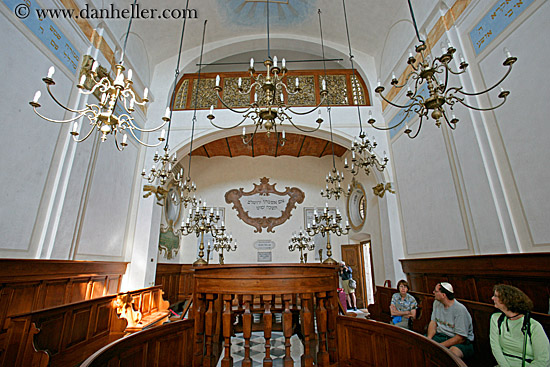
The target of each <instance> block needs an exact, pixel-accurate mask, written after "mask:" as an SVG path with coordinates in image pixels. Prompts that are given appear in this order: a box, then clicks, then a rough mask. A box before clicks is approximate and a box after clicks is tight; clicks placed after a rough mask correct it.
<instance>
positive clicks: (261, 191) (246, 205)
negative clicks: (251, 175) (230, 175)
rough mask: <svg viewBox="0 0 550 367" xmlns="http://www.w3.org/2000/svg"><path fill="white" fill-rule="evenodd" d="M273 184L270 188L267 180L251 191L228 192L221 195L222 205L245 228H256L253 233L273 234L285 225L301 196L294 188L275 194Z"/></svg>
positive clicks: (264, 179)
mask: <svg viewBox="0 0 550 367" xmlns="http://www.w3.org/2000/svg"><path fill="white" fill-rule="evenodd" d="M275 185H276V184H270V183H269V178H267V177H264V178H262V179H260V184H259V185H258V184H254V189H253V190H252V191H248V192H245V191H244V189H243V188H240V189H232V190H229V191H228V192H226V193H225V202H226V203H227V204H233V209H235V210H236V211H237V213H238V214H237V216H238V217H239V218H240V219H241V220H242V221H243V222H245V223H246V224H249V225H251V226H252V227H254V228H256V230H255V231H254V232H262V228H267V231H268V232H272V233H274V232H275V231H274V230H273V228H274V227H276V226H279V225H281V224H283V223H284V222H286V221H287V220H288V218H290V216H291V215H292V214H291V212H292V209H294V208H296V203H298V204H301V203H302V202H303V201H304V198H305V196H306V195H305V194H304V192H303V191H302V190H300V189H299V188H297V187H286V188H285V191H277V190H276V189H275Z"/></svg>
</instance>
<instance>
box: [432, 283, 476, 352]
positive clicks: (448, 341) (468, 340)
mask: <svg viewBox="0 0 550 367" xmlns="http://www.w3.org/2000/svg"><path fill="white" fill-rule="evenodd" d="M434 295H435V301H434V304H433V311H432V319H431V321H430V324H429V325H428V334H427V337H428V338H430V339H433V340H434V341H436V342H438V343H440V344H441V345H442V346H444V347H447V348H449V350H450V351H451V352H452V353H453V354H454V355H456V356H457V357H460V358H464V357H470V356H471V355H473V353H474V346H473V344H472V342H473V341H474V330H473V326H472V317H471V316H470V313H468V310H467V309H466V307H464V305H463V304H461V303H460V302H458V301H457V300H456V299H455V297H454V290H453V286H452V285H451V284H450V283H447V282H442V283H438V284H437V285H436V286H435V290H434Z"/></svg>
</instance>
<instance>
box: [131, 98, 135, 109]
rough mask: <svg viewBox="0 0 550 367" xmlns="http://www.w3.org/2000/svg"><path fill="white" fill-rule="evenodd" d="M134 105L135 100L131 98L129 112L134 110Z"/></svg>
mask: <svg viewBox="0 0 550 367" xmlns="http://www.w3.org/2000/svg"><path fill="white" fill-rule="evenodd" d="M134 103H135V100H134V99H133V98H132V99H131V100H130V110H133V109H134Z"/></svg>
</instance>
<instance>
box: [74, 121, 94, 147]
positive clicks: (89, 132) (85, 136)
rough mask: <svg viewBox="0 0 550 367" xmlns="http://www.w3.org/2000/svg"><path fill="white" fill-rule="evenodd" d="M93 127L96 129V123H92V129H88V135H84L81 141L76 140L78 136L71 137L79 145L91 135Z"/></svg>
mask: <svg viewBox="0 0 550 367" xmlns="http://www.w3.org/2000/svg"><path fill="white" fill-rule="evenodd" d="M94 127H97V122H92V127H91V128H90V130H89V131H88V133H87V134H86V135H84V137H83V138H82V139H78V138H77V136H78V135H73V140H74V141H75V142H77V143H81V142H83V141H84V140H86V139H88V138H89V137H90V135H92V132H93V131H94ZM98 129H99V128H98Z"/></svg>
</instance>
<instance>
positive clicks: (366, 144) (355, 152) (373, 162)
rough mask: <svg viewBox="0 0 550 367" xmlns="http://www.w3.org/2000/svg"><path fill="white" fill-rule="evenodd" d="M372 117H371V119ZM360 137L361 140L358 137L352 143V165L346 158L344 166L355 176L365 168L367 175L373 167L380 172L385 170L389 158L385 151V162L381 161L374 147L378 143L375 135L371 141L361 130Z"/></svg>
mask: <svg viewBox="0 0 550 367" xmlns="http://www.w3.org/2000/svg"><path fill="white" fill-rule="evenodd" d="M371 119H372V117H371ZM371 119H369V121H370V120H371ZM359 139H361V140H360V141H359V140H357V138H355V139H354V140H353V143H352V144H351V165H349V164H348V159H347V158H345V159H344V168H346V169H348V170H349V172H350V173H351V174H352V175H354V176H356V175H357V174H358V173H359V172H361V170H363V171H364V172H365V174H366V175H369V174H370V172H371V169H376V170H378V171H380V172H382V171H384V169H385V168H386V164H387V163H388V160H389V159H388V157H387V156H386V152H384V158H383V159H382V160H383V162H380V160H379V159H378V157H377V156H376V154H375V153H374V148H376V146H377V145H378V144H377V143H376V140H375V139H374V137H373V138H372V142H371V140H370V139H369V138H368V136H367V134H366V133H365V132H364V131H361V133H360V134H359Z"/></svg>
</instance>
